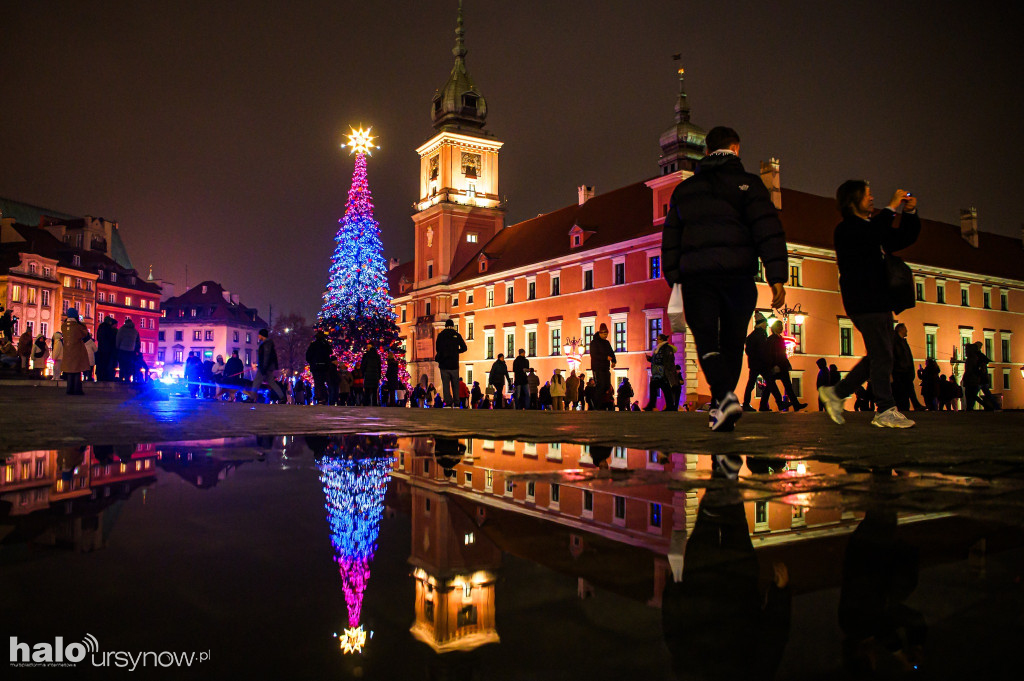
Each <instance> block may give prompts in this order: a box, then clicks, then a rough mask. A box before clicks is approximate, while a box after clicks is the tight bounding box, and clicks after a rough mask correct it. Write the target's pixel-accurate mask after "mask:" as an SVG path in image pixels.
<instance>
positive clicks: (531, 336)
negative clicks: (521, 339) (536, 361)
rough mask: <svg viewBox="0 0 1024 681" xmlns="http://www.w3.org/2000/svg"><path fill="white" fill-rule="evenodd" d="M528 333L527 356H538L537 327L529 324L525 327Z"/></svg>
mask: <svg viewBox="0 0 1024 681" xmlns="http://www.w3.org/2000/svg"><path fill="white" fill-rule="evenodd" d="M523 329H524V330H525V331H526V356H527V357H536V356H537V325H536V324H527V325H526V326H524V327H523Z"/></svg>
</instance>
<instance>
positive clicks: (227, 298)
mask: <svg viewBox="0 0 1024 681" xmlns="http://www.w3.org/2000/svg"><path fill="white" fill-rule="evenodd" d="M220 294H221V296H223V298H224V302H226V303H230V302H231V291H225V290H224V289H221V290H220Z"/></svg>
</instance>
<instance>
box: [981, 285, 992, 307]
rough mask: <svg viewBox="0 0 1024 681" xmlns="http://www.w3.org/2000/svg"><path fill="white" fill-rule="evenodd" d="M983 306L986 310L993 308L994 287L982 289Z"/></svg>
mask: <svg viewBox="0 0 1024 681" xmlns="http://www.w3.org/2000/svg"><path fill="white" fill-rule="evenodd" d="M981 306H982V307H983V308H985V309H986V310H991V309H992V287H991V286H986V287H985V288H983V289H981Z"/></svg>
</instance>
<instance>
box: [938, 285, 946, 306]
mask: <svg viewBox="0 0 1024 681" xmlns="http://www.w3.org/2000/svg"><path fill="white" fill-rule="evenodd" d="M935 302H936V303H939V304H941V305H945V303H946V282H944V281H937V282H935Z"/></svg>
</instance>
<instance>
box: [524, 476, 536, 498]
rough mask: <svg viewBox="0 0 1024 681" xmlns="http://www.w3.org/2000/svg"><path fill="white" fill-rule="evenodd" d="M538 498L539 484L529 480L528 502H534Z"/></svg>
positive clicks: (527, 487)
mask: <svg viewBox="0 0 1024 681" xmlns="http://www.w3.org/2000/svg"><path fill="white" fill-rule="evenodd" d="M536 498H537V483H536V482H534V481H533V480H529V481H527V483H526V500H527V501H533V500H534V499H536Z"/></svg>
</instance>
